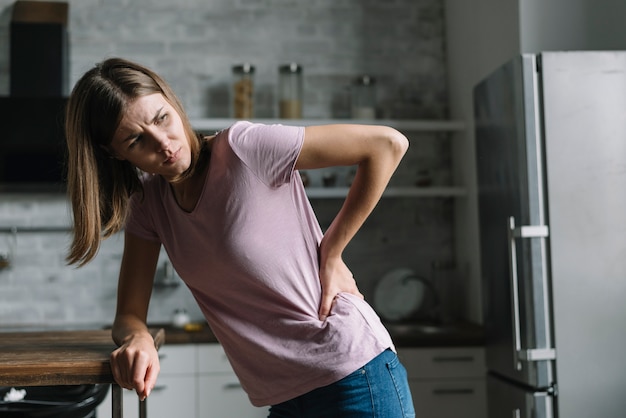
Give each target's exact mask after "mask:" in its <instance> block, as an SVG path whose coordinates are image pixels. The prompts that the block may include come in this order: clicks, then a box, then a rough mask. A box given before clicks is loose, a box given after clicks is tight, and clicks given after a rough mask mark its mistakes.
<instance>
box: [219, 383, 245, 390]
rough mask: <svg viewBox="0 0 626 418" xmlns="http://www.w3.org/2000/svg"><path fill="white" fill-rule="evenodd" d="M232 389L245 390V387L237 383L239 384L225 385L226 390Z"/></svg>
mask: <svg viewBox="0 0 626 418" xmlns="http://www.w3.org/2000/svg"><path fill="white" fill-rule="evenodd" d="M232 389H243V387H242V386H241V383H239V382H237V383H226V384H225V385H224V390H232Z"/></svg>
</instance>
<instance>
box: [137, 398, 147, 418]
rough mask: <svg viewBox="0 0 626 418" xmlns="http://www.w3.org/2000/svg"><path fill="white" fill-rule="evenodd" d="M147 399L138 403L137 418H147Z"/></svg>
mask: <svg viewBox="0 0 626 418" xmlns="http://www.w3.org/2000/svg"><path fill="white" fill-rule="evenodd" d="M147 403H148V399H144V400H143V401H139V418H148V411H147V410H148V405H147Z"/></svg>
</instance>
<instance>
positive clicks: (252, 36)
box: [0, 0, 453, 324]
mask: <svg viewBox="0 0 626 418" xmlns="http://www.w3.org/2000/svg"><path fill="white" fill-rule="evenodd" d="M11 4H12V1H7V0H0V94H3V95H6V94H7V93H8V83H9V63H8V22H9V16H10V5H11ZM69 4H70V23H69V35H70V84H71V85H73V84H74V83H75V81H76V80H77V78H78V77H79V76H80V75H81V74H82V73H83V72H84V71H85V70H86V69H87V68H89V67H91V66H92V65H93V63H95V62H97V61H100V60H101V59H103V58H105V57H108V56H123V57H126V58H129V59H133V60H138V61H140V62H142V63H144V64H147V65H149V66H150V67H152V68H153V69H155V70H156V71H157V72H159V73H161V74H162V75H163V76H164V77H165V78H166V79H167V80H168V81H169V82H170V83H171V84H172V85H173V87H174V89H175V90H176V91H177V93H178V94H179V95H180V97H181V98H182V100H183V102H184V104H185V106H186V108H187V110H188V112H189V114H190V115H191V116H192V117H194V118H200V117H223V116H225V115H226V114H227V113H228V101H227V91H228V89H229V84H230V82H231V66H232V65H233V64H237V63H241V62H243V61H249V62H252V63H254V64H255V65H256V68H257V74H256V84H257V92H258V94H257V108H258V110H259V113H258V116H266V117H272V116H274V115H275V113H274V112H275V110H274V101H275V97H274V88H275V85H276V79H277V74H276V72H277V66H278V65H279V64H282V63H285V62H289V61H296V62H299V63H300V64H302V65H303V67H304V75H305V79H304V81H305V108H304V116H305V117H307V118H322V117H323V118H328V117H342V116H346V115H347V113H346V112H347V99H348V96H347V94H348V91H347V86H348V85H349V82H350V80H351V79H352V78H353V77H354V76H355V75H357V74H360V73H370V74H372V75H374V76H376V77H377V78H378V80H379V83H378V88H379V90H378V93H379V105H380V106H379V107H380V109H379V111H380V114H381V116H386V117H397V118H439V119H440V118H445V117H446V116H447V108H448V101H447V87H446V63H445V39H444V10H443V5H442V1H441V0H387V1H379V0H361V1H358V0H341V1H337V0H315V1H298V0H256V1H250V0H210V1H207V0H182V1H177V2H172V1H170V0H106V1H105V0H73V1H70V2H69ZM410 138H411V141H412V145H411V151H410V154H409V155H407V158H406V159H405V162H404V163H403V164H404V167H403V168H402V169H401V170H400V171H399V172H398V175H397V176H396V177H395V178H394V180H393V182H394V184H403V185H411V184H413V183H414V181H415V176H416V175H417V172H418V170H419V168H420V167H431V168H432V167H436V168H438V169H439V170H440V171H442V172H443V177H448V178H449V177H450V174H449V171H450V161H449V157H448V153H449V147H450V143H449V140H448V139H447V138H446V137H445V136H444V137H443V138H442V137H441V135H439V134H429V133H422V134H411V135H410ZM337 205H338V202H337V201H335V200H329V201H317V202H315V206H316V210H318V212H319V214H320V219H321V221H322V224H323V225H324V224H326V223H327V222H328V220H329V219H330V217H331V216H332V213H333V210H336V209H337ZM452 210H453V202H452V200H451V199H439V198H435V199H420V200H406V199H391V200H387V201H384V202H381V204H380V205H379V207H378V208H377V209H376V212H375V213H374V214H373V216H372V218H371V219H370V220H369V221H368V224H367V225H366V227H365V228H364V229H363V230H362V231H361V232H360V233H359V235H358V237H357V239H356V240H355V242H354V243H353V244H352V245H351V247H350V248H349V249H348V252H347V254H346V258H347V259H348V261H349V262H350V264H351V265H352V266H353V269H354V271H355V276H356V277H357V278H358V280H359V284H360V287H361V290H362V291H363V292H364V293H365V294H366V296H368V298H371V294H372V292H373V289H374V286H375V282H376V280H377V279H378V278H379V277H381V276H382V275H383V274H384V273H386V272H387V271H388V270H390V269H391V268H393V267H399V266H402V267H411V268H414V269H416V270H417V271H418V272H419V273H420V274H423V275H426V276H428V275H430V273H431V272H430V263H431V262H432V261H439V260H442V259H443V260H445V259H450V258H452V257H453V255H452V249H453V227H452ZM68 219H69V209H68V205H67V202H66V199H65V197H64V196H62V195H46V194H35V195H33V194H0V227H10V226H14V225H16V226H18V227H24V226H49V225H68V224H69V221H68ZM68 236H69V235H68V233H63V232H61V233H44V234H39V233H28V232H20V233H19V234H18V247H17V252H16V256H15V260H14V264H13V266H12V268H10V269H5V270H1V271H0V324H25V323H41V322H45V323H73V324H92V323H107V322H110V320H111V319H112V316H113V311H114V304H115V287H116V276H117V271H118V265H119V260H120V252H121V247H122V238H121V237H119V236H118V237H114V238H112V239H110V240H108V241H106V242H105V244H104V246H103V248H102V249H101V251H100V253H99V255H98V257H97V259H96V260H95V261H94V262H92V263H91V264H89V265H88V266H86V267H84V268H82V269H74V268H69V267H67V266H65V265H64V261H63V259H64V255H65V251H66V249H67V246H68V243H69V241H68ZM6 237H7V234H0V252H1V251H2V246H3V245H4V241H5V238H6ZM177 307H186V308H187V309H188V310H190V311H191V313H192V316H194V317H195V318H199V317H200V314H199V312H198V311H197V309H196V308H195V304H194V302H193V299H192V297H191V296H190V294H189V292H188V291H187V289H186V288H185V287H184V286H179V287H177V288H172V289H157V290H155V292H154V294H153V301H152V304H151V310H150V319H152V320H154V321H161V320H167V319H168V318H169V316H170V314H171V313H172V311H173V310H174V309H175V308H177Z"/></svg>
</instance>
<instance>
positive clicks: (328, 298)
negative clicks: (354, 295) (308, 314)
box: [319, 292, 335, 321]
mask: <svg viewBox="0 0 626 418" xmlns="http://www.w3.org/2000/svg"><path fill="white" fill-rule="evenodd" d="M334 300H335V295H334V294H330V293H326V292H323V293H322V302H321V303H320V310H319V318H320V321H325V320H326V318H327V317H328V315H330V309H331V308H332V307H333V302H334Z"/></svg>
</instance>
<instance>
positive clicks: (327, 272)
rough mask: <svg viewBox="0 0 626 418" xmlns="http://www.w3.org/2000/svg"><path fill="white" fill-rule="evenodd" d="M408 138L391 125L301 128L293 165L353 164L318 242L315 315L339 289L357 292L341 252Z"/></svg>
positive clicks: (380, 191)
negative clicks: (343, 192)
mask: <svg viewBox="0 0 626 418" xmlns="http://www.w3.org/2000/svg"><path fill="white" fill-rule="evenodd" d="M408 146H409V142H408V140H407V139H406V137H405V136H404V135H402V134H401V133H400V132H398V131H397V130H395V129H393V128H389V127H385V126H370V125H326V126H311V127H307V128H305V135H304V144H303V146H302V151H301V152H300V155H299V157H298V160H297V162H296V169H298V170H302V169H315V168H323V167H331V166H349V165H357V172H356V176H355V178H354V181H353V182H352V185H351V187H350V190H349V192H348V195H347V197H346V200H345V202H344V204H343V206H342V207H341V209H340V211H339V212H338V213H337V216H336V217H335V219H334V220H333V222H332V223H331V225H330V227H329V228H328V230H327V231H326V232H325V234H324V238H323V239H322V242H321V244H320V280H321V283H322V302H321V305H320V319H322V320H323V319H324V318H326V316H328V314H329V312H330V308H331V306H332V302H333V299H334V298H335V296H336V294H337V293H338V292H340V291H349V292H351V293H355V294H359V295H360V293H359V292H358V289H357V288H356V284H355V282H354V278H353V277H352V273H351V272H350V270H349V269H348V267H347V266H346V265H345V263H344V262H343V259H342V254H343V251H344V249H345V248H346V246H347V245H348V243H349V242H350V240H351V239H352V238H353V237H354V235H355V234H356V233H357V231H358V230H359V228H360V227H361V226H362V225H363V223H364V222H365V220H366V219H367V217H368V216H369V214H370V213H371V212H372V210H373V209H374V207H375V206H376V204H377V203H378V201H379V200H380V197H381V196H382V194H383V191H384V190H385V188H386V187H387V184H388V183H389V179H390V178H391V175H392V174H393V172H394V171H395V170H396V168H397V166H398V164H399V163H400V160H401V159H402V156H403V155H404V154H405V152H406V150H407V149H408Z"/></svg>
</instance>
